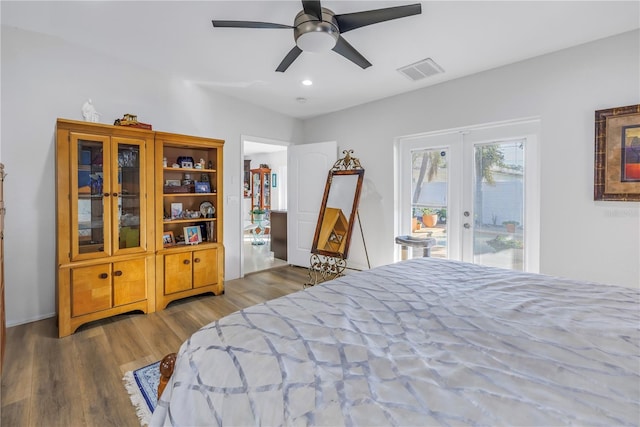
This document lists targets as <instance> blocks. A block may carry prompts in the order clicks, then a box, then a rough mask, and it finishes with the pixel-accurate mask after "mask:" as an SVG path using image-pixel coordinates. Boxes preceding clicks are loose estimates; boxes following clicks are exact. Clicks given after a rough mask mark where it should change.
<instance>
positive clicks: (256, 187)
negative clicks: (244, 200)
mask: <svg viewBox="0 0 640 427" xmlns="http://www.w3.org/2000/svg"><path fill="white" fill-rule="evenodd" d="M252 182H253V201H252V202H251V205H252V207H253V208H261V207H262V203H260V201H261V200H260V199H261V197H262V191H261V188H260V174H259V173H258V172H255V173H254V174H253V178H252Z"/></svg>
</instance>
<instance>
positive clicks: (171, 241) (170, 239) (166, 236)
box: [162, 231, 176, 248]
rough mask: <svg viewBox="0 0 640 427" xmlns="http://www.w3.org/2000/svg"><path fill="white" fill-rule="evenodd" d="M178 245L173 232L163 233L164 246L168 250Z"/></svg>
mask: <svg viewBox="0 0 640 427" xmlns="http://www.w3.org/2000/svg"><path fill="white" fill-rule="evenodd" d="M175 244H176V239H175V237H174V236H173V231H165V232H164V233H162V246H163V247H165V248H167V247H169V246H173V245H175Z"/></svg>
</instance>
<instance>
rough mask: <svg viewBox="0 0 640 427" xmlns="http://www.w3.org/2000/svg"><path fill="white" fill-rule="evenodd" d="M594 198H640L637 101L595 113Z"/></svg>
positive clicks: (639, 120)
mask: <svg viewBox="0 0 640 427" xmlns="http://www.w3.org/2000/svg"><path fill="white" fill-rule="evenodd" d="M593 187H594V188H593V197H594V200H612V201H634V202H635V201H640V104H638V105H629V106H626V107H617V108H609V109H606V110H598V111H596V112H595V160H594V179H593Z"/></svg>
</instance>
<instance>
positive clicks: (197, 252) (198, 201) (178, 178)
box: [155, 132, 224, 310]
mask: <svg viewBox="0 0 640 427" xmlns="http://www.w3.org/2000/svg"><path fill="white" fill-rule="evenodd" d="M223 145H224V141H222V140H218V139H210V138H201V137H194V136H186V135H176V134H170V133H164V132H156V177H155V180H156V183H157V185H156V230H158V232H157V233H156V247H157V248H158V251H157V256H156V282H157V283H156V309H157V310H162V309H164V308H165V307H166V306H167V304H169V303H170V302H171V301H174V300H177V299H181V298H185V297H189V296H193V295H197V294H202V293H207V292H212V293H213V294H215V295H220V294H222V293H223V292H224V246H223V244H222V242H223V239H222V237H223V227H222V218H223V216H222V210H223V198H222V173H223V171H222V159H223V157H222V149H223ZM185 162H186V163H185ZM174 165H176V166H179V167H174ZM185 165H186V166H187V167H182V166H185ZM197 191H199V192H197ZM185 227H198V228H199V229H200V234H201V237H202V241H201V242H200V243H198V244H196V245H187V244H185V239H184V234H185V233H184V228H185Z"/></svg>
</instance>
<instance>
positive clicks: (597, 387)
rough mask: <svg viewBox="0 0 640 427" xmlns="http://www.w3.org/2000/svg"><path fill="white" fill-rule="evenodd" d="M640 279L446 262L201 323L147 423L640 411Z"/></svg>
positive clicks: (564, 421)
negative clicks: (631, 282) (571, 276)
mask: <svg viewBox="0 0 640 427" xmlns="http://www.w3.org/2000/svg"><path fill="white" fill-rule="evenodd" d="M639 328H640V290H638V289H629V288H623V287H618V286H609V285H601V284H595V283H588V282H578V281H575V280H566V279H562V278H557V277H550V276H545V275H536V274H530V273H522V272H515V271H511V270H503V269H497V268H490V267H483V266H478V265H473V264H467V263H462V262H456V261H449V260H442V259H436V258H421V259H413V260H409V261H403V262H400V263H396V264H391V265H387V266H382V267H378V268H374V269H372V270H368V271H364V272H359V273H355V274H348V275H346V276H343V277H341V278H338V279H335V280H332V281H330V282H325V283H323V284H320V285H317V286H314V287H313V288H309V289H306V290H302V291H300V292H296V293H294V294H291V295H288V296H285V297H282V298H278V299H275V300H272V301H269V302H267V303H263V304H259V305H256V306H253V307H250V308H247V309H245V310H242V311H239V312H236V313H233V314H231V315H229V316H227V317H224V318H222V319H220V320H218V321H216V322H213V323H211V324H209V325H207V326H205V327H203V328H202V329H200V330H199V331H197V332H196V333H194V334H193V335H192V336H191V337H190V338H189V339H188V340H187V341H186V342H185V343H184V344H183V345H182V346H181V348H180V350H179V352H178V356H177V360H176V365H175V370H174V372H173V375H172V376H171V378H170V379H169V381H168V384H167V387H166V388H165V390H164V393H163V394H162V397H161V399H160V400H159V402H158V406H157V408H156V410H155V412H154V414H153V417H152V420H151V425H152V426H161V425H176V426H198V425H233V426H240V425H242V426H246V425H268V426H276V425H331V426H339V425H361V426H373V425H412V426H416V425H420V426H424V425H460V424H464V425H469V424H472V425H492V426H494V425H537V426H540V425H569V424H571V425H582V426H592V425H594V426H604V425H606V426H611V425H620V426H627V425H629V426H632V425H636V426H637V425H638V424H639V423H640V403H639V402H640V331H639Z"/></svg>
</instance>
